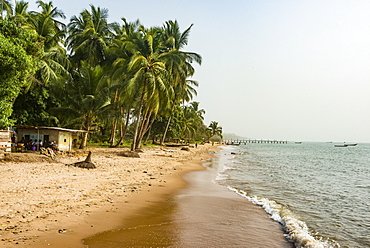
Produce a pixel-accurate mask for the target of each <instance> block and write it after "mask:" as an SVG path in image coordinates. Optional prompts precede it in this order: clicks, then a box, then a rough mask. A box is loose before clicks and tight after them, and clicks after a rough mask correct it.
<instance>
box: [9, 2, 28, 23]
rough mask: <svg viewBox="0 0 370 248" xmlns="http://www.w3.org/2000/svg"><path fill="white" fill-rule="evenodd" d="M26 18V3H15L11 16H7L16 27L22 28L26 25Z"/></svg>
mask: <svg viewBox="0 0 370 248" xmlns="http://www.w3.org/2000/svg"><path fill="white" fill-rule="evenodd" d="M28 18H29V13H28V2H24V1H15V6H14V10H13V11H12V13H11V15H8V19H9V20H11V21H13V22H14V23H15V24H16V25H17V26H18V27H22V26H24V25H26V24H27V22H28Z"/></svg>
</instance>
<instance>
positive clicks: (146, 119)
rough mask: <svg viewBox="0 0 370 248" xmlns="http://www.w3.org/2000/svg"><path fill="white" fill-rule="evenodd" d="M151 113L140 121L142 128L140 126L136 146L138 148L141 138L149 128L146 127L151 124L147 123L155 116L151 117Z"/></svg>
mask: <svg viewBox="0 0 370 248" xmlns="http://www.w3.org/2000/svg"><path fill="white" fill-rule="evenodd" d="M151 115H152V114H151V113H150V114H149V116H147V117H146V118H145V121H144V122H143V123H142V128H141V132H140V135H139V142H138V146H137V147H136V148H140V144H141V141H142V140H143V137H144V134H145V133H146V132H147V131H148V130H149V128H148V127H150V126H151V125H149V123H151V124H152V123H153V121H154V119H155V118H150V117H151ZM151 119H153V121H152V122H150V120H151Z"/></svg>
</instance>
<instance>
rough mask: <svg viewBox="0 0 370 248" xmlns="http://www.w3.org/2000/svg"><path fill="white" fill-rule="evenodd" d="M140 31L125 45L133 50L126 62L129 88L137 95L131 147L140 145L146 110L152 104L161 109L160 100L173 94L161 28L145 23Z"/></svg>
mask: <svg viewBox="0 0 370 248" xmlns="http://www.w3.org/2000/svg"><path fill="white" fill-rule="evenodd" d="M141 32H142V35H141V37H136V38H134V39H131V40H127V41H126V43H127V46H126V47H127V48H128V49H130V52H131V53H132V56H131V58H130V59H129V61H128V65H127V72H128V73H129V75H130V79H129V82H128V90H129V92H131V94H132V95H133V96H136V97H137V99H138V103H137V107H136V109H137V111H136V123H135V128H134V137H133V142H132V147H131V149H132V150H134V149H136V148H138V147H139V146H140V137H142V133H139V130H142V131H144V130H145V129H143V128H142V125H143V124H144V122H143V120H142V113H143V110H144V111H145V112H144V113H146V111H148V109H147V108H146V107H148V106H151V109H152V110H158V106H159V105H160V104H161V101H162V104H163V102H165V101H168V100H169V99H170V98H169V97H170V96H171V95H172V88H171V87H170V84H169V83H170V82H169V80H168V71H167V69H166V64H165V61H166V60H167V59H168V58H167V56H168V55H169V54H168V53H166V52H162V51H160V48H161V30H160V29H159V28H151V29H145V28H144V27H142V28H141Z"/></svg>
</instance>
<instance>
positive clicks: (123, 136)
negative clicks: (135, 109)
mask: <svg viewBox="0 0 370 248" xmlns="http://www.w3.org/2000/svg"><path fill="white" fill-rule="evenodd" d="M129 122H130V109H128V110H127V115H126V123H125V129H124V130H123V132H122V133H121V137H120V138H119V141H118V142H117V144H116V145H115V147H118V146H119V145H121V143H122V141H123V139H124V138H125V136H126V133H127V129H128V124H129Z"/></svg>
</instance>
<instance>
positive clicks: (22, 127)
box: [17, 126, 88, 133]
mask: <svg viewBox="0 0 370 248" xmlns="http://www.w3.org/2000/svg"><path fill="white" fill-rule="evenodd" d="M17 129H35V130H45V129H47V130H58V131H65V132H71V133H86V132H88V131H86V130H76V129H68V128H63V127H35V126H17Z"/></svg>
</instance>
